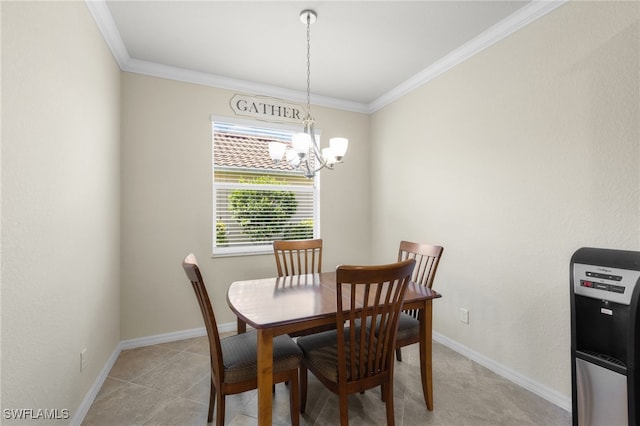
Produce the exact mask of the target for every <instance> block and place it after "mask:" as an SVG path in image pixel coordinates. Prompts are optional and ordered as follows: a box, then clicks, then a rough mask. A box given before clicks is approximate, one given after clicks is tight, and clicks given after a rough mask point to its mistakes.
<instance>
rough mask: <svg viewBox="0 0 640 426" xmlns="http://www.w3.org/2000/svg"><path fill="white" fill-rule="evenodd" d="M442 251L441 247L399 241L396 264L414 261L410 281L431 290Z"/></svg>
mask: <svg viewBox="0 0 640 426" xmlns="http://www.w3.org/2000/svg"><path fill="white" fill-rule="evenodd" d="M443 250H444V248H443V247H441V246H434V245H431V244H421V243H412V242H409V241H400V249H399V250H398V262H400V261H401V260H405V259H414V260H415V261H416V267H415V268H414V269H413V275H412V276H411V280H412V281H413V282H415V283H418V284H420V285H423V286H426V287H429V288H431V286H432V285H433V279H434V278H435V277H436V271H437V270H438V263H439V262H440V257H441V256H442V251H443Z"/></svg>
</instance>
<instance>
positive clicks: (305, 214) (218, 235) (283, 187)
mask: <svg viewBox="0 0 640 426" xmlns="http://www.w3.org/2000/svg"><path fill="white" fill-rule="evenodd" d="M212 123H213V124H212V127H213V161H212V163H213V200H214V203H213V204H214V206H213V221H214V233H213V254H214V255H239V254H255V253H266V252H271V251H272V242H273V241H274V240H279V239H289V240H294V239H309V238H317V236H318V235H319V227H318V224H319V206H318V204H319V203H318V198H319V197H318V185H317V180H316V179H317V178H316V179H307V178H305V177H304V176H302V174H301V173H300V172H297V171H295V170H294V169H293V168H292V167H291V166H290V165H289V164H287V163H286V162H282V163H279V164H273V161H272V160H271V158H270V157H269V149H268V146H269V142H271V141H280V142H285V143H287V144H289V143H290V141H291V135H292V134H293V133H295V132H296V130H293V129H291V130H288V129H285V128H281V127H275V126H273V127H270V126H269V125H268V124H265V125H264V126H257V125H255V124H246V123H243V122H234V121H231V119H226V120H219V119H215V118H213V117H212Z"/></svg>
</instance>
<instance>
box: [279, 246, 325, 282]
mask: <svg viewBox="0 0 640 426" xmlns="http://www.w3.org/2000/svg"><path fill="white" fill-rule="evenodd" d="M273 253H274V255H275V257H276V267H277V268H278V276H279V277H284V276H290V275H301V274H317V273H320V272H321V271H322V239H315V240H276V241H274V242H273Z"/></svg>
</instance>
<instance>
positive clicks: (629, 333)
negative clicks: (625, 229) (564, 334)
mask: <svg viewBox="0 0 640 426" xmlns="http://www.w3.org/2000/svg"><path fill="white" fill-rule="evenodd" d="M639 281H640V252H633V251H623V250H610V249H598V248H581V249H579V250H578V251H576V252H575V253H574V254H573V257H572V258H571V382H572V384H571V388H572V389H571V393H572V395H571V396H572V417H573V424H574V426H578V425H580V426H591V425H593V426H623V425H624V426H627V425H634V426H635V425H638V424H639V422H640V417H639V416H638V410H639V409H640V399H639V397H640V395H639V393H640V386H639V382H640V372H638V369H640V359H639V358H640V336H638V333H640V327H639V326H638V320H639V318H638V295H639V293H640V284H639Z"/></svg>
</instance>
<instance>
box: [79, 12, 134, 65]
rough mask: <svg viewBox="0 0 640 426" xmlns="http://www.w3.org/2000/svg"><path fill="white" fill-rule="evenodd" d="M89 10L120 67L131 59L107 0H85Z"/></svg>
mask: <svg viewBox="0 0 640 426" xmlns="http://www.w3.org/2000/svg"><path fill="white" fill-rule="evenodd" d="M85 3H86V4H87V8H88V9H89V12H90V13H91V15H92V16H93V19H94V21H96V24H97V25H98V30H99V31H100V33H101V34H102V37H103V38H104V41H105V42H106V43H107V46H109V49H111V54H112V55H113V57H114V58H115V60H116V62H117V63H118V66H119V67H120V69H123V67H124V66H125V64H127V62H129V61H130V60H131V57H130V56H129V52H128V51H127V47H126V46H125V45H124V42H123V41H122V37H121V36H120V31H118V27H117V26H116V23H115V21H114V20H113V16H112V15H111V11H110V10H109V8H108V7H107V3H106V1H105V0H85Z"/></svg>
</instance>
